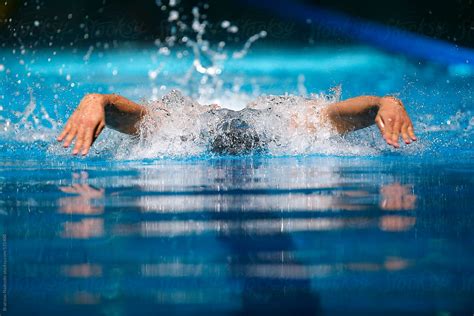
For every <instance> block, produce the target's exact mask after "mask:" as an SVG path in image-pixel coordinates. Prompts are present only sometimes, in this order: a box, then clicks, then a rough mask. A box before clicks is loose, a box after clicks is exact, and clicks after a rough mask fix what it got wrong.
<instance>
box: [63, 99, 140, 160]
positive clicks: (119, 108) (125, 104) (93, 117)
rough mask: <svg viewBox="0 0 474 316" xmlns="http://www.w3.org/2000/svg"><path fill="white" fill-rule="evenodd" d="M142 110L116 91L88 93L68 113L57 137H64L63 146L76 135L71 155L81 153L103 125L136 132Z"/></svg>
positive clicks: (85, 150)
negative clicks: (72, 111)
mask: <svg viewBox="0 0 474 316" xmlns="http://www.w3.org/2000/svg"><path fill="white" fill-rule="evenodd" d="M146 113H147V110H146V108H145V107H143V106H142V105H140V104H137V103H134V102H132V101H130V100H127V99H126V98H124V97H122V96H119V95H116V94H88V95H86V96H85V97H84V98H83V99H82V101H81V103H80V104H79V106H78V107H77V109H76V111H74V113H73V114H72V115H71V117H70V118H69V120H68V121H67V123H66V126H65V127H64V130H63V131H62V133H61V135H59V137H58V138H57V140H58V141H59V142H62V141H64V147H69V146H70V145H71V143H72V141H73V140H74V139H76V143H75V144H74V149H73V150H72V153H73V155H77V154H79V152H80V153H81V154H82V155H83V156H85V155H87V154H88V153H89V150H90V148H91V146H92V144H93V143H94V141H95V140H96V139H97V137H99V135H100V133H101V132H102V130H103V129H104V128H105V126H106V125H107V126H108V127H110V128H112V129H115V130H117V131H119V132H121V133H125V134H129V135H137V134H138V132H139V130H138V125H139V124H138V123H139V122H140V121H141V120H142V118H143V117H144V116H145V115H146Z"/></svg>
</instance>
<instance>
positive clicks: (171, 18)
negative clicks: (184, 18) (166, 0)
mask: <svg viewBox="0 0 474 316" xmlns="http://www.w3.org/2000/svg"><path fill="white" fill-rule="evenodd" d="M178 19H179V12H178V11H176V10H173V11H170V15H169V16H168V22H172V21H176V20H178Z"/></svg>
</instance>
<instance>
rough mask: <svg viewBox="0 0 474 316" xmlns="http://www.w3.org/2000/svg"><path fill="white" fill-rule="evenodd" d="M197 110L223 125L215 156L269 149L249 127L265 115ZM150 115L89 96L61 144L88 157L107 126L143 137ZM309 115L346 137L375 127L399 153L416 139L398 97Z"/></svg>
mask: <svg viewBox="0 0 474 316" xmlns="http://www.w3.org/2000/svg"><path fill="white" fill-rule="evenodd" d="M311 102H313V101H312V100H308V101H307V105H308V109H312V108H313V107H312V106H311ZM193 110H194V111H197V113H198V115H212V117H218V120H213V122H215V125H216V126H215V127H214V128H215V131H216V133H215V134H214V135H215V136H214V137H213V138H211V139H210V146H209V147H210V151H211V152H214V153H217V154H230V155H238V154H243V153H248V152H252V151H258V150H259V149H261V148H264V146H265V140H264V139H263V138H262V136H261V135H258V134H257V133H256V132H255V130H254V129H253V128H252V124H250V123H249V122H250V120H252V118H255V117H258V114H259V113H260V114H262V113H263V114H262V115H265V113H264V110H259V109H255V108H251V107H247V108H245V109H244V110H241V111H232V110H228V109H223V108H220V107H219V106H217V105H209V106H204V105H202V106H201V105H199V108H197V109H195V108H193ZM149 115H152V113H150V110H149V109H148V108H147V107H145V106H142V105H139V104H137V103H135V102H132V101H130V100H128V99H126V98H124V97H122V96H119V95H116V94H88V95H86V96H85V97H84V98H83V99H82V101H81V102H80V104H79V106H78V107H77V109H76V110H75V111H74V113H73V114H72V115H71V117H70V118H69V120H68V121H67V123H66V125H65V127H64V130H63V131H62V132H61V134H60V135H59V136H58V138H57V140H58V142H63V146H64V147H66V148H67V147H70V146H71V144H72V143H73V141H74V140H75V144H74V147H73V150H72V153H73V155H78V154H82V155H87V154H88V153H89V150H90V148H91V146H92V144H93V143H94V141H95V140H96V139H97V137H99V135H100V133H101V132H102V131H103V129H104V128H105V127H109V128H112V129H114V130H117V131H119V132H121V133H125V134H128V135H139V133H140V123H141V122H142V121H143V120H144V119H146V117H147V116H149ZM307 115H308V117H309V116H313V115H314V116H316V115H317V116H319V117H318V119H319V121H320V122H325V123H328V124H329V125H330V126H332V127H333V128H334V130H336V131H337V132H338V133H339V134H341V135H344V134H347V133H350V132H353V131H356V130H359V129H363V128H366V127H369V126H372V125H374V124H376V125H377V126H378V128H379V130H380V132H381V134H382V137H383V138H384V140H385V142H386V143H387V144H388V145H390V146H393V147H394V148H399V147H400V143H399V140H400V138H401V139H403V141H404V142H405V143H406V144H410V143H412V142H413V141H416V140H417V138H416V136H415V132H414V129H413V124H412V122H411V120H410V118H409V116H408V114H407V112H406V110H405V107H404V105H403V103H402V102H401V101H400V100H398V99H397V98H394V97H376V96H360V97H355V98H352V99H348V100H345V101H341V102H337V103H332V104H329V105H327V106H326V107H325V108H323V109H322V110H321V111H319V112H316V111H313V112H311V110H308V111H307ZM163 119H166V117H163ZM314 121H315V120H314V119H312V120H306V121H304V122H302V121H301V120H293V119H292V120H290V121H289V122H288V125H289V126H290V127H294V128H298V127H300V126H301V125H303V126H304V127H305V128H307V130H308V131H313V132H316V130H317V126H316V124H314ZM157 128H159V127H157Z"/></svg>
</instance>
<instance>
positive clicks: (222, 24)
mask: <svg viewBox="0 0 474 316" xmlns="http://www.w3.org/2000/svg"><path fill="white" fill-rule="evenodd" d="M229 26H230V22H229V21H222V23H221V27H222V28H224V29H226V28H228V27H229Z"/></svg>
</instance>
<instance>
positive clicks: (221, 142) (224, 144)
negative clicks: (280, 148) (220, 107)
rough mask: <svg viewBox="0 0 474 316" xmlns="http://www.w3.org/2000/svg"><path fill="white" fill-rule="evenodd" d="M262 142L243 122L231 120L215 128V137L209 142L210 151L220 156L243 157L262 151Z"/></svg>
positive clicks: (235, 119) (236, 119) (237, 119)
mask: <svg viewBox="0 0 474 316" xmlns="http://www.w3.org/2000/svg"><path fill="white" fill-rule="evenodd" d="M262 145H263V144H262V140H261V139H260V137H259V136H258V134H257V133H256V131H255V130H254V129H253V128H252V127H251V126H250V125H249V124H248V123H247V122H246V121H244V120H242V119H240V118H231V119H228V120H224V121H223V122H221V123H220V124H219V125H218V126H217V133H216V137H215V138H214V139H213V140H212V141H211V151H212V152H213V153H216V154H221V155H245V154H249V153H252V152H255V151H261V150H262Z"/></svg>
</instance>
